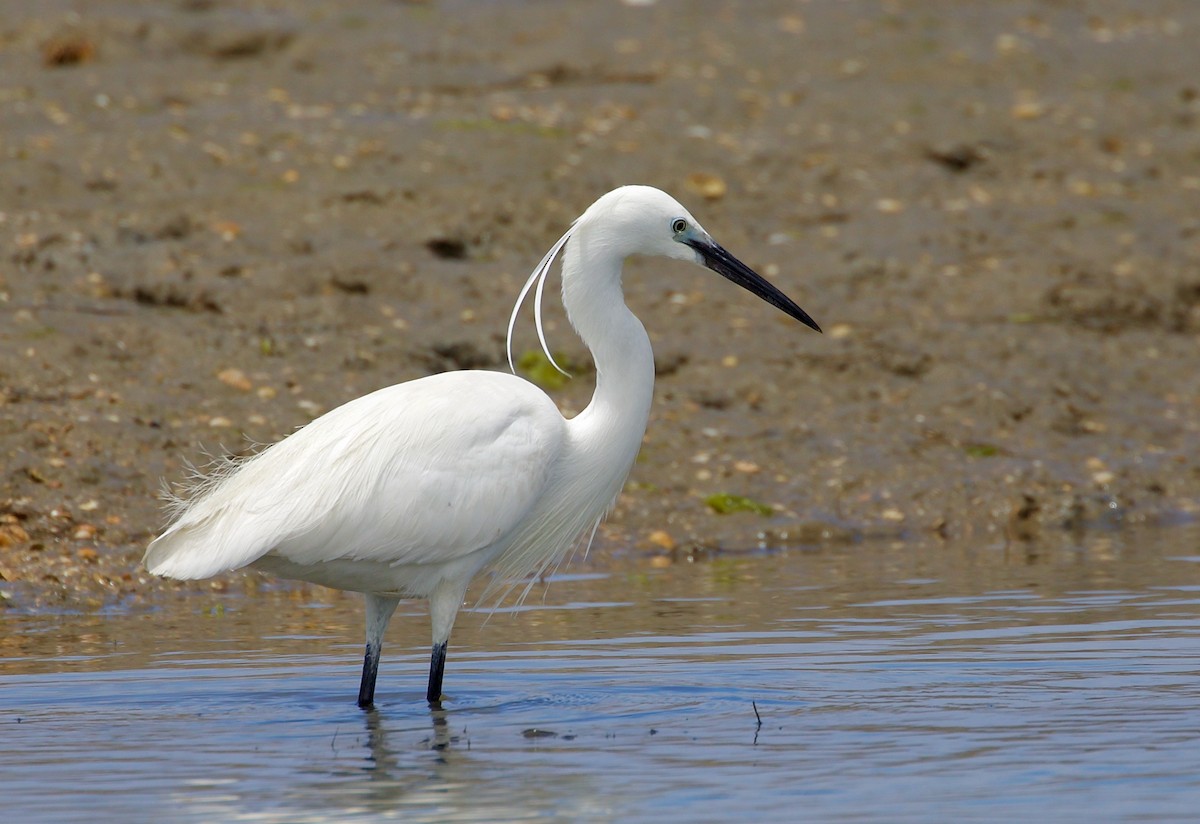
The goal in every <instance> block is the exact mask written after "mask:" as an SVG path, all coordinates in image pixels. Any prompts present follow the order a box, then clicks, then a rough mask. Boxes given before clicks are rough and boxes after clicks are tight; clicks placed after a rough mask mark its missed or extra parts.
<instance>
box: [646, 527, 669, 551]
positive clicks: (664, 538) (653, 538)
mask: <svg viewBox="0 0 1200 824" xmlns="http://www.w3.org/2000/svg"><path fill="white" fill-rule="evenodd" d="M646 540H648V541H649V542H650V543H652V544H654V545H655V546H658V547H662V548H663V549H665V550H667V551H668V552H669V551H670V550H672V549H674V548H675V539H674V538H672V537H671V533H669V532H667V531H666V530H662V529H656V530H654V531H653V532H651V533H650V535H649V536H647V538H646Z"/></svg>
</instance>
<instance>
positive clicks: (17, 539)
mask: <svg viewBox="0 0 1200 824" xmlns="http://www.w3.org/2000/svg"><path fill="white" fill-rule="evenodd" d="M28 540H29V533H28V532H26V531H25V528H24V527H22V526H21V525H20V524H0V547H5V546H13V545H15V544H23V543H25V542H26V541H28Z"/></svg>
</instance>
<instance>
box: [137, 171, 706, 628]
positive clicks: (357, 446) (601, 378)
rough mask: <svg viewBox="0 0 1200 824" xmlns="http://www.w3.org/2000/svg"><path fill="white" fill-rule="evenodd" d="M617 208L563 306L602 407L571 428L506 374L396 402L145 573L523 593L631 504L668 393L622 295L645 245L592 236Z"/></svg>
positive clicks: (225, 512)
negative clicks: (245, 574)
mask: <svg viewBox="0 0 1200 824" xmlns="http://www.w3.org/2000/svg"><path fill="white" fill-rule="evenodd" d="M641 188H642V187H627V189H641ZM622 191H625V190H617V192H614V193H611V194H610V195H607V196H606V198H608V199H609V201H610V204H609V205H610V206H611V205H612V204H611V201H612V200H613V195H615V194H617V193H618V192H622ZM649 191H651V192H654V191H656V190H649ZM658 194H659V195H661V197H662V198H666V199H667V200H670V198H668V197H667V196H666V195H663V194H662V193H658ZM604 201H605V199H603V198H602V199H601V201H598V202H597V205H596V206H593V207H592V209H590V210H589V211H588V213H585V214H584V215H583V217H581V218H580V219H579V220H578V221H577V222H576V226H575V228H574V229H573V233H572V236H571V239H570V243H568V244H567V246H566V249H565V251H564V257H563V302H564V304H565V306H566V308H567V311H568V315H569V317H570V319H571V321H572V324H573V325H574V326H575V328H576V330H577V331H578V332H579V334H580V336H581V337H582V338H583V340H584V342H585V343H587V344H588V346H589V348H590V349H591V351H592V355H593V358H594V359H595V363H596V372H597V379H596V392H595V395H594V397H593V399H592V402H591V404H590V405H589V406H588V407H587V409H585V410H584V411H583V412H581V413H580V414H579V415H577V416H576V417H574V418H572V419H570V420H565V419H564V418H563V417H562V415H561V414H559V412H558V410H557V408H556V407H555V405H554V403H553V401H551V400H550V399H549V398H548V397H547V396H546V395H545V393H543V392H542V391H541V390H540V389H538V388H537V387H536V386H534V385H533V384H531V383H529V382H528V381H525V380H523V379H521V378H518V377H515V376H512V375H505V374H501V373H496V372H481V371H464V372H448V373H445V374H441V375H434V376H431V377H428V378H423V379H420V380H415V381H411V382H408V383H403V384H399V385H396V386H392V387H388V388H386V389H381V390H379V391H377V392H373V393H372V394H370V395H365V396H363V397H361V398H358V399H356V400H353V401H351V402H349V403H347V404H345V405H344V406H341V407H338V408H337V409H334V410H333V411H332V412H329V413H327V414H325V415H323V416H322V417H320V418H318V419H317V420H315V421H313V422H312V423H310V424H308V425H307V426H305V427H304V428H302V429H300V430H299V431H297V432H296V433H294V434H293V435H291V436H289V437H288V438H285V439H284V440H283V441H280V442H279V443H277V444H275V445H273V446H271V447H269V448H268V449H266V450H265V451H263V452H262V453H261V454H259V455H257V456H255V457H253V458H251V459H250V460H248V461H246V462H245V463H244V464H242V465H240V466H239V467H237V468H236V469H235V470H234V471H233V472H231V473H230V474H229V475H228V477H225V478H222V479H219V480H217V481H216V482H215V483H212V484H211V485H209V488H207V489H206V490H204V491H202V493H201V494H200V495H199V496H198V497H196V498H195V499H194V500H192V501H189V502H188V503H187V504H186V506H185V508H184V510H183V512H182V514H181V515H180V516H179V518H178V520H176V521H175V522H174V523H173V524H171V526H170V527H169V528H168V529H167V530H166V531H165V532H164V533H163V534H162V535H160V536H159V537H158V538H157V539H155V541H154V542H153V543H151V544H150V547H149V549H148V550H147V552H146V557H145V564H146V567H147V568H148V569H149V570H150V571H151V572H153V573H155V574H157V575H165V576H168V577H172V578H184V579H192V578H207V577H210V576H212V575H217V574H219V573H222V572H226V571H229V570H233V569H238V568H239V567H243V566H249V565H253V566H255V567H257V568H260V569H264V570H267V571H270V572H273V573H275V574H278V575H280V576H283V577H286V578H293V579H298V580H304V581H311V582H313V583H317V584H323V585H325V586H330V587H334V588H338V589H347V590H354V591H358V592H366V593H371V594H376V595H387V596H400V597H413V596H416V597H432V596H434V595H435V594H436V593H437V592H438V589H439V587H442V588H448V589H449V590H450V592H447V595H448V596H449V595H451V594H452V593H456V594H457V595H458V598H459V599H461V595H462V592H463V591H465V588H466V584H467V582H468V581H469V580H470V578H471V577H472V576H473V575H474V574H475V573H476V572H478V571H479V570H481V569H482V568H483V567H485V566H492V567H494V568H495V569H496V570H497V572H498V573H499V574H500V575H502V576H504V577H507V578H509V579H512V578H516V577H521V576H525V575H528V574H530V573H533V572H540V571H541V570H543V569H545V568H546V567H548V566H549V565H551V564H553V563H554V562H556V561H557V560H558V559H560V558H561V557H562V555H563V554H564V553H565V552H566V551H568V550H569V549H570V548H571V547H572V546H573V545H574V544H575V542H576V541H577V540H578V539H579V537H580V536H581V535H582V534H583V533H585V532H588V531H590V530H592V529H594V527H595V525H596V523H597V522H598V521H599V519H600V518H602V517H603V515H604V513H605V512H606V511H607V509H608V508H609V507H610V506H611V505H612V503H613V501H614V500H615V498H616V496H617V494H618V493H619V492H620V490H621V487H622V485H623V484H624V482H625V478H626V477H627V476H628V474H629V470H630V468H631V467H632V466H633V461H634V458H635V457H636V456H637V451H638V448H639V447H640V445H641V441H642V436H643V435H644V433H645V428H646V421H647V418H648V416H649V411H650V401H651V398H652V396H653V392H654V359H653V353H652V352H651V349H650V340H649V338H648V337H647V335H646V332H645V329H644V328H643V327H642V325H641V323H640V322H639V321H638V319H637V318H636V317H634V315H633V314H632V313H631V312H630V311H629V310H628V308H626V306H625V303H624V300H623V297H622V293H621V264H622V262H623V261H624V258H625V257H626V255H628V254H629V253H630V251H631V249H630V248H629V246H630V245H631V243H634V244H636V242H637V241H638V240H640V237H639V235H640V234H641V233H640V232H638V231H637V227H636V225H635V226H633V227H632V229H633V231H629V232H627V233H625V234H624V236H619V235H618V236H617V240H619V241H622V242H620V243H614V242H613V239H612V237H611V236H610V234H609V233H604V234H602V235H599V236H596V235H595V234H594V233H592V232H590V231H589V228H590V227H591V224H590V223H589V221H588V216H589V215H590V214H592V212H593V211H594V210H596V208H597V206H598V205H600V204H601V203H603V202H604ZM671 204H673V206H672V207H671V214H675V213H679V212H680V211H681V210H682V207H679V206H678V204H674V201H671ZM683 214H686V212H683ZM664 245H665V244H664ZM666 249H667V251H670V252H672V253H675V255H674V256H676V257H684V258H688V259H694V258H695V253H693V252H691V251H690V250H688V249H686V247H682V246H680V245H679V244H676V243H672V244H671V245H670V246H666ZM676 249H678V250H679V251H678V253H676ZM583 273H586V276H584V274H583ZM438 606H439V605H438V604H437V603H435V604H434V607H435V608H437V607H438ZM446 607H447V608H448V607H449V605H448V604H447V605H446ZM457 607H458V603H457V602H455V603H454V607H453V609H454V610H457ZM452 620H453V618H452V617H451V621H452ZM447 634H448V630H447ZM443 640H444V639H443Z"/></svg>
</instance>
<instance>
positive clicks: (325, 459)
mask: <svg viewBox="0 0 1200 824" xmlns="http://www.w3.org/2000/svg"><path fill="white" fill-rule="evenodd" d="M565 432H566V425H565V422H564V420H563V418H562V416H561V415H560V414H559V413H558V410H557V409H556V408H555V406H554V404H553V402H552V401H550V399H549V398H548V397H546V395H545V394H544V393H542V392H541V391H540V390H538V389H537V388H536V387H534V386H533V385H532V384H530V383H528V382H527V381H524V380H522V379H520V378H516V377H514V376H512V375H504V374H500V373H496V372H477V371H464V372H450V373H446V374H442V375H434V376H431V377H428V378H422V379H420V380H416V381H410V382H408V383H403V384H399V385H397V386H392V387H388V388H386V389H381V390H379V391H377V392H373V393H371V394H369V395H364V396H363V397H361V398H358V399H356V400H354V401H351V402H350V403H347V404H345V405H344V406H341V407H338V408H337V409H334V410H333V411H331V412H329V413H327V414H326V415H323V416H322V417H320V418H318V419H316V420H315V421H313V422H312V423H310V424H308V425H307V426H305V427H304V428H302V429H300V430H298V431H296V432H295V433H294V434H292V435H291V436H289V437H287V438H285V439H284V440H282V441H280V442H279V443H277V444H274V445H273V446H270V447H268V448H267V449H266V450H264V451H263V452H261V453H259V454H258V455H256V456H255V457H253V458H250V459H249V460H247V461H245V462H244V463H242V464H240V465H238V466H237V467H236V468H234V469H233V470H232V471H230V472H229V473H228V476H227V477H223V478H219V479H217V480H216V481H215V482H213V483H211V484H208V485H205V486H204V487H203V488H202V489H201V491H200V494H199V495H198V496H197V497H195V498H194V499H193V500H191V501H188V502H187V503H186V504H185V505H184V508H183V510H182V512H181V514H180V515H179V516H178V518H177V519H176V521H175V522H174V523H173V524H171V526H170V527H168V529H167V530H166V531H165V532H164V533H163V534H162V535H161V536H159V537H158V538H157V539H156V540H155V541H154V542H152V543H151V544H150V547H149V548H148V549H147V551H146V556H145V559H144V563H145V565H146V567H147V568H148V569H149V570H150V571H151V572H153V573H155V574H158V575H166V576H168V577H174V578H206V577H209V576H211V575H215V574H218V573H220V572H224V571H227V570H231V569H237V568H239V567H242V566H245V565H247V564H250V563H253V562H254V561H256V560H258V559H259V558H261V557H262V556H263V555H265V554H267V553H268V552H271V553H273V554H275V555H279V556H282V557H283V558H286V559H287V560H289V561H292V562H294V563H298V564H314V563H319V562H322V561H330V560H371V561H377V562H384V563H388V564H392V565H398V564H423V563H442V562H447V561H453V560H456V559H458V558H461V557H463V556H465V555H468V554H470V553H472V552H476V551H479V550H480V549H484V548H486V547H489V546H492V545H494V544H496V543H497V542H498V541H500V540H501V539H503V538H504V537H505V536H506V535H507V534H508V533H509V532H511V531H512V530H513V529H514V528H515V527H516V526H517V525H518V524H519V523H520V522H521V520H522V519H523V518H524V517H525V516H526V515H527V514H528V512H529V511H530V510H531V508H532V507H533V505H534V504H535V503H536V502H537V500H538V499H539V497H540V496H541V495H542V494H543V492H544V490H545V487H546V484H547V481H548V479H549V478H550V476H551V474H552V471H553V469H554V466H555V462H556V459H557V458H558V456H559V455H560V453H561V450H562V447H563V443H564V441H565Z"/></svg>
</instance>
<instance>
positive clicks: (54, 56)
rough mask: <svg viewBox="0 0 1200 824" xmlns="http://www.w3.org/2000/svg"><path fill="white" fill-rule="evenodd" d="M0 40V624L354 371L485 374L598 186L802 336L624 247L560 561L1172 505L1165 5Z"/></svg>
mask: <svg viewBox="0 0 1200 824" xmlns="http://www.w3.org/2000/svg"><path fill="white" fill-rule="evenodd" d="M84 9H86V12H84V11H82V10H84ZM0 20H2V21H3V23H0V33H2V35H3V42H4V44H5V48H4V49H2V50H0V117H2V118H3V123H4V129H3V130H2V132H0V149H2V153H0V157H2V158H3V180H4V197H3V200H2V201H0V244H2V246H0V248H3V251H4V258H3V265H2V266H0V461H2V462H3V463H2V466H3V472H2V473H0V579H2V580H0V590H2V591H3V592H4V593H5V595H4V598H3V599H0V602H7V603H9V604H12V605H16V606H18V607H23V608H29V609H38V608H43V607H67V608H87V607H92V606H97V605H104V604H111V603H114V602H117V601H122V600H128V599H132V598H140V597H143V596H146V595H152V594H153V592H154V591H156V590H157V589H160V588H163V587H166V588H175V587H176V586H178V585H177V584H174V583H171V582H160V581H157V580H156V579H153V578H150V577H148V576H147V575H146V574H145V573H144V571H142V570H140V568H139V566H138V561H139V559H140V556H141V552H142V550H143V548H144V545H145V543H146V542H147V541H148V540H149V538H150V537H152V536H153V534H154V533H155V532H156V530H157V529H158V528H159V527H160V526H161V524H162V522H163V516H162V514H161V506H160V503H159V502H158V501H157V499H156V493H157V491H158V488H159V486H160V483H161V481H162V480H163V479H166V480H167V481H169V482H179V481H182V480H184V479H185V478H186V474H187V470H186V467H185V464H184V461H185V460H188V459H190V460H193V461H197V462H203V460H204V459H203V452H202V448H206V449H208V450H210V451H215V452H221V451H222V450H223V449H225V450H229V451H233V452H244V451H246V450H247V449H249V448H250V447H249V444H251V443H265V442H271V441H274V440H276V439H278V438H279V437H282V436H283V435H285V434H286V433H288V432H290V431H292V430H293V429H294V428H295V427H297V426H300V425H302V424H303V423H305V422H306V421H308V420H310V419H311V418H312V417H313V416H314V415H316V414H319V413H320V412H322V411H325V410H328V409H331V408H333V407H335V406H337V405H338V404H340V403H342V402H344V401H346V400H348V399H350V398H353V397H355V396H357V395H360V394H363V393H365V392H368V391H370V390H372V389H375V388H378V387H380V386H385V385H388V384H391V383H395V382H399V381H402V380H408V379H411V378H416V377H420V376H422V375H425V374H429V373H432V372H437V371H441V370H444V369H453V368H463V367H483V368H496V369H499V368H502V367H503V331H504V326H505V322H506V319H507V314H508V312H509V310H510V307H511V303H512V300H513V299H514V298H515V295H516V292H517V289H518V288H519V284H520V283H521V282H522V281H523V279H524V277H525V276H526V274H527V273H528V271H529V270H530V269H531V268H532V266H533V265H534V263H536V261H537V259H538V258H539V257H540V256H541V254H542V252H543V251H544V250H545V248H547V247H548V246H549V244H550V243H552V242H553V241H554V240H555V239H556V238H557V237H558V236H559V235H560V234H561V233H562V231H563V229H564V228H565V226H566V225H567V224H568V223H569V221H570V220H571V219H572V218H573V217H574V216H575V215H577V214H578V213H579V212H580V211H581V210H582V209H583V208H585V207H586V206H587V205H588V204H589V203H591V201H592V200H594V199H595V197H597V196H598V195H599V194H602V193H603V192H604V191H607V190H608V189H610V188H613V187H614V186H617V185H620V184H623V183H631V182H640V183H648V184H652V185H656V186H659V187H661V188H663V189H666V190H668V191H670V192H672V193H673V194H675V195H676V196H677V197H679V198H680V199H681V200H682V201H684V202H685V203H686V204H687V205H688V206H689V207H690V208H691V210H692V211H693V213H695V214H696V216H697V217H698V218H699V219H700V220H701V221H702V222H703V223H704V225H705V227H706V228H707V229H709V230H710V231H711V232H712V233H713V235H714V236H715V237H717V238H718V240H720V241H721V242H722V243H723V244H724V245H725V246H727V247H728V248H729V249H730V250H731V251H733V252H734V253H735V254H737V255H738V256H739V257H741V258H742V259H743V260H745V261H746V262H747V263H748V264H750V265H751V266H753V267H755V268H756V269H757V270H758V271H760V272H762V273H763V274H765V275H767V276H768V277H770V278H771V279H772V280H773V281H774V282H775V283H777V284H778V285H779V286H780V287H781V288H782V289H784V291H786V292H788V293H789V294H791V295H792V296H793V297H795V298H796V299H797V301H798V302H799V303H800V304H801V305H802V306H803V307H804V308H805V309H806V310H807V311H809V313H810V314H812V315H813V317H814V318H816V319H817V321H818V322H819V323H821V324H822V326H823V327H824V329H825V330H826V334H824V335H816V334H813V333H811V332H808V331H807V330H805V329H803V328H801V327H799V326H798V325H796V324H795V323H794V322H792V321H790V320H789V319H787V318H786V317H784V316H782V315H780V314H778V313H774V311H773V310H771V309H770V308H769V307H766V306H764V305H761V304H759V303H758V302H757V301H755V300H754V299H753V298H752V297H750V296H748V295H746V294H744V293H741V292H739V291H738V290H736V289H735V288H734V287H732V286H730V285H729V284H726V283H724V282H722V281H720V279H718V278H715V277H711V276H708V275H706V274H704V273H702V272H700V271H699V270H692V269H689V268H688V267H686V266H681V265H673V264H667V263H662V262H657V261H655V262H644V261H634V262H632V263H631V265H630V266H629V267H628V269H627V277H626V285H627V295H628V300H629V303H630V305H631V306H632V308H633V309H634V310H635V312H637V314H638V315H639V316H640V317H641V318H642V319H643V321H644V322H645V324H646V326H647V328H648V329H649V331H650V334H651V337H652V339H653V341H654V344H655V348H656V355H657V360H658V364H659V367H660V368H659V380H658V386H657V391H656V400H655V406H654V410H653V413H652V418H651V421H650V427H649V432H648V435H647V440H646V444H645V447H644V449H643V452H642V457H641V459H640V460H639V462H638V464H637V465H636V467H635V468H634V472H633V475H632V477H631V479H630V482H629V485H628V486H627V489H626V491H625V493H624V494H623V495H622V497H621V499H620V501H619V503H618V506H617V508H616V510H615V512H614V513H613V515H612V516H611V517H610V518H609V520H608V522H607V524H606V525H605V527H604V528H603V530H602V532H601V534H600V535H599V536H598V540H597V544H596V547H595V548H594V549H593V552H594V553H602V554H603V553H613V552H618V553H635V554H640V555H641V556H643V557H644V561H645V563H646V564H648V565H666V564H672V563H677V562H682V561H684V560H686V559H688V558H695V557H701V556H703V555H704V554H705V553H711V552H722V551H724V552H733V551H744V550H751V549H755V548H758V547H767V548H771V547H779V546H785V545H786V546H797V545H799V546H808V545H814V544H816V545H820V544H846V545H848V546H853V544H854V542H856V541H860V540H870V539H874V538H882V539H886V540H908V541H913V542H920V543H921V544H922V545H925V544H927V543H929V542H938V541H945V542H964V541H965V542H976V543H988V544H992V543H997V542H1010V543H1013V542H1015V543H1025V544H1028V545H1030V546H1038V545H1039V544H1041V543H1043V542H1054V541H1056V540H1058V537H1060V536H1062V535H1063V534H1064V533H1065V532H1069V531H1072V530H1079V529H1091V528H1114V527H1120V526H1122V525H1124V524H1127V523H1132V522H1146V521H1150V522H1168V523H1169V522H1174V521H1177V520H1185V519H1189V518H1193V517H1194V516H1195V513H1196V512H1197V511H1200V369H1198V368H1197V367H1198V365H1200V355H1198V353H1200V349H1198V344H1200V154H1198V150H1197V146H1198V145H1200V139H1198V138H1200V82H1198V81H1197V78H1198V77H1200V52H1198V51H1197V49H1195V48H1194V44H1195V43H1196V42H1197V39H1198V37H1200V6H1197V5H1196V4H1194V3H1190V2H1187V0H1177V1H1176V2H1147V3H1139V4H1137V5H1136V8H1134V7H1131V6H1130V4H1127V3H1120V2H1113V1H1111V0H1102V1H1101V2H1096V3H1091V4H1088V7H1087V9H1086V11H1085V10H1083V9H1082V8H1079V9H1076V8H1074V7H1070V6H1063V5H1062V4H1056V3H1037V2H1029V3H1016V4H1012V3H995V4H958V3H952V2H944V3H920V4H917V3H875V2H846V3H837V4H820V3H819V4H802V5H796V4H794V3H772V2H761V3H753V4H749V3H743V4H735V3H728V2H691V3H686V4H685V3H673V2H659V3H652V4H649V5H645V6H636V5H635V6H629V5H624V4H621V3H618V2H585V3H573V4H544V3H522V2H497V3H489V4H469V3H465V2H440V3H439V2H427V3H422V2H410V3H404V2H382V1H380V2H367V3H363V4H356V5H355V6H354V7H353V8H341V7H331V6H329V5H328V4H317V3H304V2H290V1H289V0H279V1H278V2H273V3H271V4H263V5H257V6H254V7H252V8H250V9H245V8H243V7H241V6H240V5H235V4H233V3H226V2H219V0H183V1H182V2H171V3H158V2H114V3H105V4H102V5H101V6H85V5H84V4H81V3H71V2H44V3H39V4H28V3H17V2H12V1H11V0H7V1H6V2H0ZM550 320H551V324H550V328H549V333H550V336H551V340H552V344H553V345H554V347H555V348H556V350H560V351H561V352H562V353H564V355H565V356H566V358H567V359H568V360H569V361H571V362H573V363H575V364H577V365H582V366H577V368H578V369H579V371H581V372H582V373H583V374H581V376H580V377H579V378H577V379H576V380H575V381H573V382H572V383H570V384H568V385H567V386H565V387H563V388H561V389H556V390H554V395H555V397H556V398H557V399H559V400H560V402H561V405H562V406H563V408H564V410H565V411H567V412H568V414H569V413H570V412H571V411H573V410H578V409H580V408H582V406H583V405H584V404H586V402H587V398H588V396H589V392H590V388H591V387H590V383H589V379H588V376H587V374H586V363H587V358H586V352H584V351H583V349H582V346H581V344H579V342H578V341H577V340H576V339H575V338H574V337H573V335H571V334H570V331H569V328H568V327H567V325H566V323H565V321H564V320H563V319H562V316H561V313H560V312H559V311H558V310H557V307H555V308H554V311H552V312H551V313H550ZM531 327H532V323H531V322H528V319H526V322H525V323H524V325H523V327H522V329H521V338H520V341H519V347H518V348H519V350H520V351H522V352H523V351H525V350H532V349H535V348H536V346H537V344H536V338H535V336H534V335H533V332H532V328H531ZM720 495H733V496H741V497H744V498H746V499H748V500H749V501H751V502H754V503H756V504H762V505H766V506H767V507H769V508H770V514H764V512H765V511H766V510H765V509H764V508H763V507H761V506H760V507H755V509H756V510H757V511H744V512H735V513H730V514H722V513H719V512H717V511H715V510H714V509H713V508H712V507H711V506H710V505H709V504H708V503H707V502H708V501H710V500H711V499H712V496H720ZM601 557H602V556H601ZM247 581H251V583H247ZM250 585H253V584H252V579H243V578H242V577H240V576H232V577H230V578H228V579H225V580H222V581H217V582H215V583H209V582H204V583H202V584H198V585H188V586H203V587H210V586H216V587H229V586H250Z"/></svg>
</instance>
